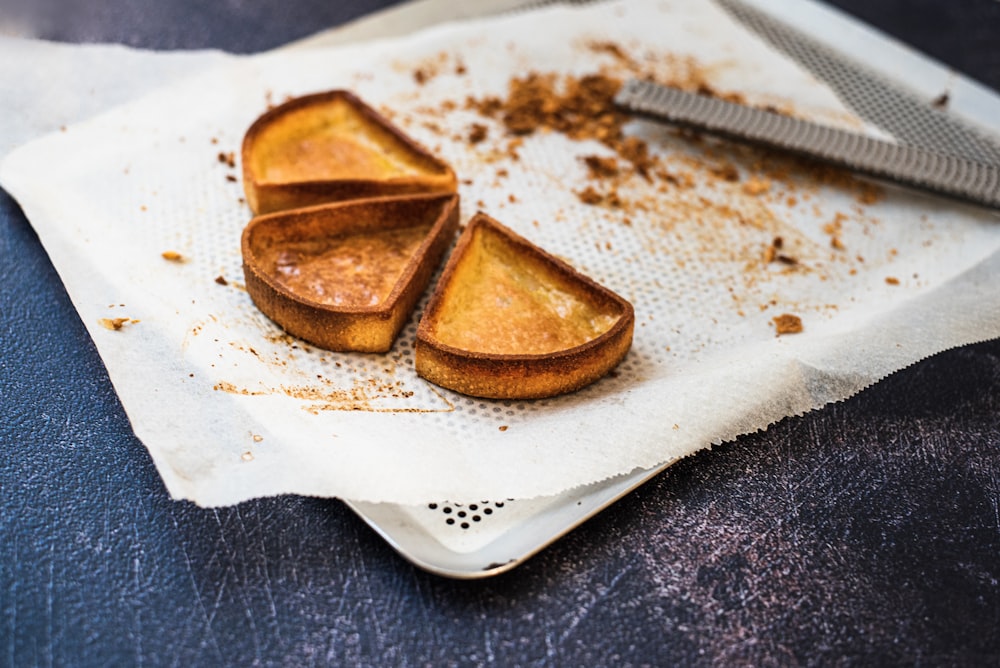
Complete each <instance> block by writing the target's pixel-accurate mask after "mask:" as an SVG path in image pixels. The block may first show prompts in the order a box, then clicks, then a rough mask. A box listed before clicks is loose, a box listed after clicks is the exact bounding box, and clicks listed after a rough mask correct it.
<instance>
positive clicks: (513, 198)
mask: <svg viewBox="0 0 1000 668" xmlns="http://www.w3.org/2000/svg"><path fill="white" fill-rule="evenodd" d="M507 201H508V202H510V203H511V204H514V203H516V202H517V196H516V195H515V194H514V193H510V194H509V195H507Z"/></svg>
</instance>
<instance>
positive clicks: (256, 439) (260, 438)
mask: <svg viewBox="0 0 1000 668" xmlns="http://www.w3.org/2000/svg"><path fill="white" fill-rule="evenodd" d="M263 440H264V437H263V436H261V435H260V434H254V435H253V442H254V443H260V442H261V441H263Z"/></svg>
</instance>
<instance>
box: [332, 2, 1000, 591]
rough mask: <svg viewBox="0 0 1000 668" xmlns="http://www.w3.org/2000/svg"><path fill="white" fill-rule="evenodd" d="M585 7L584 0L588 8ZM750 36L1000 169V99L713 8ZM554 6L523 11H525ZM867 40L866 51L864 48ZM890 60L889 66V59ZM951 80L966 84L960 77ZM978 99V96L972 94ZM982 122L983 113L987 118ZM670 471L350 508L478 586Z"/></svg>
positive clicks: (896, 125) (887, 124) (876, 113)
mask: <svg viewBox="0 0 1000 668" xmlns="http://www.w3.org/2000/svg"><path fill="white" fill-rule="evenodd" d="M585 1H586V0H585ZM716 2H717V3H718V4H719V5H720V6H721V7H722V8H723V9H725V10H726V11H728V12H729V13H730V14H731V15H732V16H734V17H735V18H736V19H737V20H738V21H740V22H741V23H742V24H743V25H745V26H746V27H747V28H749V29H750V30H752V31H753V32H755V33H756V34H758V35H759V36H760V37H762V38H763V39H764V40H766V41H767V42H769V43H770V44H771V45H772V46H774V47H775V48H777V49H778V50H780V51H782V52H783V53H785V54H786V55H788V56H790V57H791V58H793V59H794V60H796V61H797V62H798V63H799V64H801V65H802V66H804V67H805V68H806V69H808V70H809V71H810V72H812V73H813V74H814V75H815V76H817V77H818V78H819V79H821V80H823V81H824V82H825V83H827V84H828V85H829V86H830V87H831V88H832V89H833V90H834V91H835V92H836V93H837V95H838V96H839V97H840V98H841V100H842V101H843V102H844V103H845V104H846V105H847V106H848V107H850V108H851V109H852V110H853V111H854V112H855V113H857V114H858V116H860V117H861V118H863V119H865V120H866V121H868V122H870V123H871V124H873V125H875V126H877V127H879V128H880V129H882V130H884V131H885V132H887V133H888V134H890V135H892V136H893V137H894V138H895V139H896V140H897V141H899V142H900V143H904V144H911V145H914V146H918V147H923V148H926V149H929V150H932V151H935V152H941V153H948V154H951V155H955V156H959V157H962V158H965V159H968V160H974V161H978V162H983V163H992V164H996V163H1000V141H998V140H997V139H996V138H994V137H993V136H991V134H990V133H997V136H1000V98H998V97H997V96H996V95H994V94H992V93H990V92H988V91H986V90H984V89H981V88H978V87H976V86H971V88H970V89H968V90H966V91H965V94H964V95H963V100H962V101H952V102H951V103H950V104H945V102H946V100H944V99H941V100H934V99H933V98H931V97H927V96H921V95H919V94H917V93H916V92H915V89H914V88H911V86H910V84H911V82H919V81H922V80H925V79H926V78H927V77H928V75H929V73H933V74H939V73H940V72H941V69H942V68H941V66H940V65H939V64H937V63H935V62H934V61H931V60H930V59H927V58H925V57H923V56H921V55H919V54H916V53H914V52H907V54H906V58H905V62H904V66H903V67H902V68H900V63H899V59H898V58H897V59H895V60H893V62H894V64H895V66H896V67H897V70H896V71H893V72H891V73H887V72H881V71H877V70H875V69H872V68H871V67H869V66H868V65H864V64H862V63H876V64H877V63H879V62H880V60H881V59H880V55H883V54H885V53H889V52H891V53H893V54H896V55H898V53H899V49H900V47H899V46H898V45H895V44H891V43H890V42H889V41H888V40H886V39H885V38H884V37H882V36H881V35H879V34H878V33H875V32H873V31H872V32H863V33H862V34H861V35H860V36H858V34H857V33H856V32H855V33H854V34H855V41H854V48H852V56H847V55H845V54H844V53H842V52H840V51H838V50H837V49H836V48H834V47H833V46H831V45H830V44H828V43H826V42H824V41H823V40H822V39H821V37H820V36H821V35H838V34H843V33H845V32H846V31H850V30H851V28H857V27H858V24H857V23H855V22H854V21H853V20H852V19H850V18H848V17H846V16H844V15H842V14H839V13H837V12H832V11H831V10H828V9H826V8H823V7H821V6H819V5H813V4H812V3H811V2H807V1H806V0H800V2H799V3H796V10H797V14H796V18H797V21H796V25H797V27H792V26H791V25H789V24H786V23H785V22H783V21H782V20H780V19H778V18H776V17H775V16H774V15H773V13H772V12H770V11H768V10H766V9H763V8H762V7H761V6H762V5H768V2H767V1H766V0H756V1H754V2H747V1H743V0H716ZM546 4H551V3H548V2H526V3H524V4H523V5H520V9H522V10H530V9H531V8H533V7H539V6H542V5H546ZM859 41H860V49H859V48H857V47H858V46H859V44H858V42H859ZM886 60H892V59H886ZM950 76H951V80H952V81H955V82H966V83H968V80H966V79H964V78H962V77H961V76H959V75H955V74H951V75H950ZM970 90H971V92H970ZM966 105H967V106H969V107H976V108H978V109H982V108H983V107H984V106H985V107H986V108H987V109H996V110H997V113H996V114H992V115H991V118H994V119H996V120H995V121H993V122H992V123H990V124H989V125H990V127H988V128H986V129H980V128H979V127H976V126H973V125H972V124H970V123H968V122H965V121H963V120H961V119H960V118H959V116H960V115H961V112H962V111H963V107H964V106H966ZM979 116H980V117H981V116H982V114H981V113H980V114H979ZM672 463H673V462H666V463H664V464H663V465H661V466H660V467H658V468H656V469H652V470H646V471H637V472H635V473H632V474H630V475H625V476H621V477H617V478H613V479H610V480H607V481H604V482H601V483H596V484H593V485H588V486H585V487H581V488H578V489H572V490H569V491H567V492H564V493H563V494H560V495H558V496H554V497H546V498H540V499H527V500H512V499H473V500H469V499H465V500H450V501H449V500H436V501H429V502H428V503H426V504H422V505H419V506H402V505H396V504H374V503H360V502H351V501H346V502H345V503H347V505H348V506H349V507H350V508H352V509H353V510H354V511H355V512H356V513H357V514H358V515H360V516H361V517H362V518H363V519H364V520H365V521H366V522H367V523H368V524H369V525H370V526H371V527H372V528H373V529H374V530H375V531H376V532H378V533H379V534H380V535H381V536H382V537H383V538H384V539H385V540H386V541H388V542H389V544H390V545H392V546H393V547H394V548H395V549H396V550H397V551H398V552H399V553H400V554H401V555H402V556H403V557H405V558H406V559H408V560H410V561H411V562H413V563H414V564H416V565H417V566H419V567H421V568H423V569H425V570H427V571H430V572H433V573H437V574H439V575H443V576H447V577H454V578H481V577H487V576H491V575H496V574H499V573H502V572H504V571H506V570H509V569H511V568H513V567H515V566H517V565H518V564H520V563H522V562H523V561H524V560H526V559H527V558H529V557H530V556H531V555H533V554H535V553H537V552H538V551H539V550H541V549H542V548H544V547H545V546H546V545H549V544H550V543H552V542H553V541H555V540H557V539H558V538H559V537H561V536H563V535H564V534H565V533H567V532H568V531H570V530H572V529H573V528H574V527H576V526H578V525H579V524H581V523H582V522H584V521H586V520H587V519H588V518H590V517H592V516H593V515H595V514H596V513H598V512H600V511H601V510H602V509H603V508H606V507H607V506H609V505H610V504H612V503H614V502H615V501H616V500H617V499H619V498H621V497H622V496H624V495H625V494H628V493H629V492H630V491H632V490H634V489H635V488H637V487H639V486H640V485H642V484H643V483H645V482H646V481H648V480H650V479H651V478H653V477H654V476H655V475H657V474H658V473H660V472H661V471H662V470H664V469H665V468H666V467H667V466H669V465H670V464H672Z"/></svg>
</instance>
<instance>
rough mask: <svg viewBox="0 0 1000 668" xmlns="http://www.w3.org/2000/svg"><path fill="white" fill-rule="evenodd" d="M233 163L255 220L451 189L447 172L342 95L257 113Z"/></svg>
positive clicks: (328, 94) (392, 128) (377, 116)
mask: <svg viewBox="0 0 1000 668" xmlns="http://www.w3.org/2000/svg"><path fill="white" fill-rule="evenodd" d="M241 157H242V163H243V187H244V190H245V192H246V196H247V203H248V204H249V205H250V208H251V209H252V210H253V211H254V213H256V214H263V213H270V212H274V211H283V210H286V209H294V208H300V207H306V206H314V205H317V204H321V203H326V202H336V201H344V200H348V199H360V198H368V197H385V196H395V195H408V194H417V193H454V192H456V190H457V188H458V181H457V179H456V177H455V173H454V172H453V171H452V169H451V167H449V166H448V165H447V164H446V163H445V162H443V161H441V160H439V159H438V158H436V157H434V156H433V155H431V154H430V153H428V152H427V151H426V150H425V149H423V148H422V147H421V146H419V145H418V144H417V143H416V142H414V141H413V140H412V139H410V138H409V137H408V136H407V135H406V134H404V133H403V132H401V131H400V130H399V129H397V128H396V127H395V126H393V125H392V124H391V123H389V121H388V120H386V119H385V118H383V117H382V116H381V115H380V114H378V113H377V112H376V111H375V110H374V109H372V108H371V107H369V106H368V105H366V104H365V103H364V102H362V101H361V100H359V99H358V98H357V97H355V96H354V95H352V94H351V93H349V92H347V91H342V90H334V91H329V92H325V93H317V94H314V95H307V96H303V97H299V98H295V99H292V100H289V101H288V102H286V103H284V104H282V105H279V106H277V107H275V108H273V109H271V110H270V111H268V112H266V113H264V114H263V115H262V116H260V117H259V118H258V119H257V120H256V121H255V122H254V123H253V124H252V125H251V126H250V128H249V129H248V130H247V132H246V135H245V136H244V138H243V147H242V153H241Z"/></svg>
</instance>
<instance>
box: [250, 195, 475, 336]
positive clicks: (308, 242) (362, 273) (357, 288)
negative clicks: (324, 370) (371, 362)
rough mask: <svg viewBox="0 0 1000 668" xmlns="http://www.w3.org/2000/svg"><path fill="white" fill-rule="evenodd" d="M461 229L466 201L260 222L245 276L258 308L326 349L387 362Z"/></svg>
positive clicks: (376, 205)
mask: <svg viewBox="0 0 1000 668" xmlns="http://www.w3.org/2000/svg"><path fill="white" fill-rule="evenodd" d="M457 229H458V195H413V196H405V197H383V198H375V199H367V200H357V201H351V202H338V203H333V204H325V205H320V206H314V207H306V208H301V209H295V210H292V211H283V212H279V213H272V214H266V215H262V216H257V217H255V218H254V219H253V220H251V221H250V224H249V225H247V227H246V228H245V229H244V231H243V239H242V251H243V273H244V276H245V278H246V287H247V292H248V293H249V294H250V297H251V299H253V301H254V303H255V304H256V305H257V307H258V308H259V309H260V310H261V311H262V312H263V313H264V314H265V315H267V316H268V317H269V318H271V319H272V320H273V321H274V322H276V323H277V324H278V325H280V326H281V327H282V328H284V329H285V331H287V332H288V333H289V334H293V335H295V336H297V337H300V338H302V339H305V340H306V341H309V342H311V343H314V344H315V345H317V346H320V347H321V348H327V349H330V350H338V351H344V350H354V351H363V352H385V351H387V350H389V348H391V347H392V343H393V341H394V340H395V338H396V335H397V334H398V333H399V330H400V328H401V327H402V326H403V324H405V322H406V321H407V320H408V319H409V317H410V314H411V313H412V311H413V308H414V306H415V305H416V303H417V300H418V299H419V298H420V296H421V294H423V292H424V290H425V289H426V287H427V284H428V283H429V282H430V279H431V276H432V275H433V273H434V271H435V270H436V269H437V267H438V265H439V263H440V261H441V258H442V256H443V255H444V253H445V251H446V250H447V249H448V247H449V246H450V245H451V242H452V240H453V239H454V237H455V233H456V231H457Z"/></svg>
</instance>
